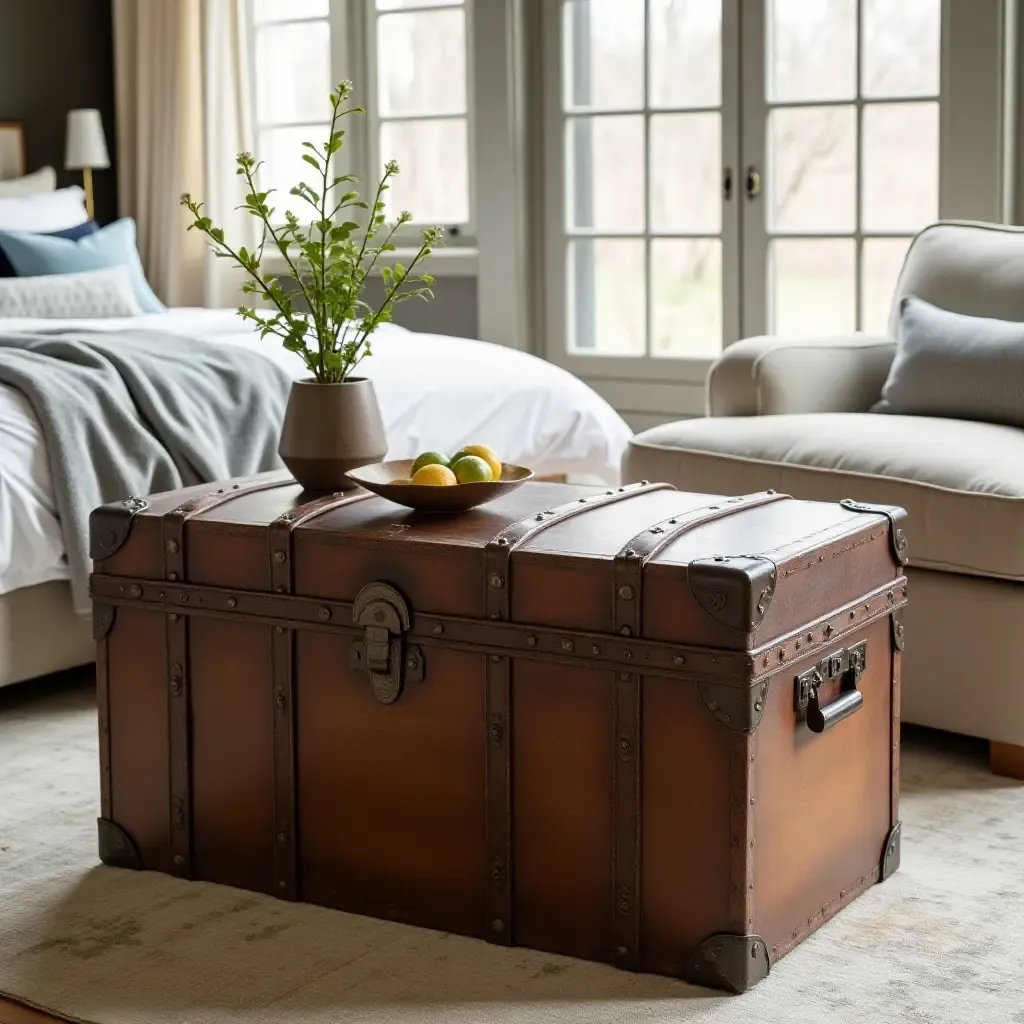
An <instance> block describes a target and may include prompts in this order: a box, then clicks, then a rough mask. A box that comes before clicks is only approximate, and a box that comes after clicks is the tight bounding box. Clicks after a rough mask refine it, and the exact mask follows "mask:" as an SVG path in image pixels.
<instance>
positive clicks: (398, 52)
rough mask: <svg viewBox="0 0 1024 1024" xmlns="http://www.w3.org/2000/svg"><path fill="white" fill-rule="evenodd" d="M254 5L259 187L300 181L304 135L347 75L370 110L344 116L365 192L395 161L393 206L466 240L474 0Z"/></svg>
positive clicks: (321, 121) (270, 1)
mask: <svg viewBox="0 0 1024 1024" xmlns="http://www.w3.org/2000/svg"><path fill="white" fill-rule="evenodd" d="M251 3H252V8H251V13H252V17H251V21H252V32H251V36H252V66H253V78H254V80H255V82H254V84H255V122H256V155H257V157H258V158H259V159H261V160H263V161H265V166H264V168H263V180H262V183H263V185H264V186H265V187H269V188H274V189H277V190H279V192H281V193H284V194H287V191H288V189H289V188H290V187H291V186H293V185H294V184H295V183H296V182H298V181H300V180H302V178H303V176H304V173H305V172H306V171H307V170H308V165H307V164H305V163H304V162H303V161H302V152H303V151H302V143H303V142H304V141H306V140H310V141H314V142H316V141H318V140H320V139H321V138H325V137H326V133H327V130H328V124H327V122H326V120H325V118H326V115H327V113H328V112H329V109H330V108H329V106H328V104H327V96H328V94H329V93H330V90H331V88H332V85H333V84H335V83H336V82H337V81H340V80H341V79H344V78H348V79H351V80H352V81H353V84H354V86H355V94H354V97H353V99H354V100H355V101H356V102H357V103H358V104H359V105H360V106H362V107H363V108H364V109H365V110H366V118H365V123H364V124H363V125H361V126H360V127H359V128H356V127H355V126H353V125H348V126H346V127H347V128H349V129H350V135H349V136H348V137H347V138H346V147H345V157H346V164H347V165H346V170H348V171H351V172H354V173H356V174H357V175H359V177H360V178H361V179H362V181H363V183H364V186H363V191H365V190H366V189H367V188H369V187H370V186H371V184H372V183H373V182H374V181H375V180H376V179H377V178H379V176H380V174H381V173H382V171H383V168H384V165H385V164H386V163H387V162H388V161H389V160H397V161H398V164H399V166H400V168H401V173H400V174H399V176H398V177H397V178H396V179H394V180H393V181H392V183H391V188H390V190H389V192H388V193H387V194H386V195H385V200H386V203H387V210H388V215H389V216H395V215H396V214H397V213H398V212H399V211H401V210H410V211H411V212H412V214H413V217H414V221H413V224H414V225H425V224H438V225H441V226H442V227H444V228H445V229H446V233H447V236H448V244H449V245H452V244H453V243H454V244H459V243H460V242H468V241H470V240H471V238H472V235H473V182H472V170H471V160H470V150H471V146H470V139H471V128H472V125H471V120H470V119H471V103H470V95H471V90H470V74H469V71H470V69H469V50H470V47H469V46H468V39H469V33H470V26H469V19H470V17H471V11H470V0H251ZM278 202H280V199H279V200H278Z"/></svg>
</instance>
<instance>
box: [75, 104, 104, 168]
mask: <svg viewBox="0 0 1024 1024" xmlns="http://www.w3.org/2000/svg"><path fill="white" fill-rule="evenodd" d="M64 166H65V167H66V168H67V169H68V170H69V171H80V170H82V169H83V168H85V167H96V168H102V167H109V166H110V156H109V155H108V154H107V140H106V138H104V135H103V120H102V118H101V117H100V112H99V111H98V110H69V111H68V137H67V145H66V147H65V150H64Z"/></svg>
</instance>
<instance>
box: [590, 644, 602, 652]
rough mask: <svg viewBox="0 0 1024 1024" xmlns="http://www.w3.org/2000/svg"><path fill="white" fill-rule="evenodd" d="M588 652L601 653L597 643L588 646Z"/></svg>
mask: <svg viewBox="0 0 1024 1024" xmlns="http://www.w3.org/2000/svg"><path fill="white" fill-rule="evenodd" d="M590 653H591V654H600V653H601V648H600V647H598V645H597V644H594V646H593V647H591V648H590Z"/></svg>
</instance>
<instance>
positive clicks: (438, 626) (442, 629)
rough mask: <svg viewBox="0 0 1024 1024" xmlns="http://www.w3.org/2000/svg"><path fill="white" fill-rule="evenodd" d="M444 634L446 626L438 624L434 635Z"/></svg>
mask: <svg viewBox="0 0 1024 1024" xmlns="http://www.w3.org/2000/svg"><path fill="white" fill-rule="evenodd" d="M443 632H444V626H442V625H441V623H440V622H439V623H437V625H435V626H434V635H435V636H440V635H441V634H442V633H443Z"/></svg>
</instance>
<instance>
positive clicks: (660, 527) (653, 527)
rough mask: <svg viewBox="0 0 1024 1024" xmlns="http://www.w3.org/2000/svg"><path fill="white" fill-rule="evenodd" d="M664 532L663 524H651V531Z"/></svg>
mask: <svg viewBox="0 0 1024 1024" xmlns="http://www.w3.org/2000/svg"><path fill="white" fill-rule="evenodd" d="M664 532H665V527H664V526H652V527H651V533H664Z"/></svg>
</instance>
